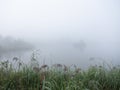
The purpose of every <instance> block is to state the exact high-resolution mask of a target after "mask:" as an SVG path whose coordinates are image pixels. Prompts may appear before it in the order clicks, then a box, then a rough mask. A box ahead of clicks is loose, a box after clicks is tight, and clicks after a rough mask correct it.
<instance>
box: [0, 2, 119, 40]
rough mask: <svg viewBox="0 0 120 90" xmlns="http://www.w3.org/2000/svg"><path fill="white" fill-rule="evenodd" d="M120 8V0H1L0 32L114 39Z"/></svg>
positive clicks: (46, 36) (117, 34) (37, 36)
mask: <svg viewBox="0 0 120 90" xmlns="http://www.w3.org/2000/svg"><path fill="white" fill-rule="evenodd" d="M119 9H120V1H119V0H0V34H2V35H5V36H6V35H10V36H13V37H20V38H34V39H37V38H39V39H55V38H57V39H58V38H63V37H65V38H75V39H77V38H79V37H82V38H89V37H90V38H91V39H94V38H96V39H101V40H102V39H105V37H106V38H107V40H113V39H114V40H115V39H117V38H118V37H119V33H120V31H119V29H120V25H119V24H120V10H119ZM101 36H102V37H101ZM90 38H89V39H90ZM114 40H113V41H114Z"/></svg>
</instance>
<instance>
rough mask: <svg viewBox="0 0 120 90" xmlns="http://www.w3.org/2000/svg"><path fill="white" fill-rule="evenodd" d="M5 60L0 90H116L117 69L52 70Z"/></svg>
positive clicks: (59, 67) (0, 68)
mask: <svg viewBox="0 0 120 90" xmlns="http://www.w3.org/2000/svg"><path fill="white" fill-rule="evenodd" d="M14 60H16V61H15V63H14V64H15V65H17V67H15V66H14V64H11V63H10V62H8V61H4V62H1V64H0V90H120V66H116V67H109V68H108V67H107V68H106V67H105V66H91V67H89V68H88V70H81V69H79V68H77V67H76V66H74V68H73V69H71V68H70V67H67V66H65V65H61V64H56V65H53V66H52V67H48V66H47V65H43V66H41V67H39V66H37V65H36V66H35V64H36V60H35V59H32V62H31V63H32V64H31V65H25V64H23V63H21V62H20V61H19V60H18V59H17V58H14Z"/></svg>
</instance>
